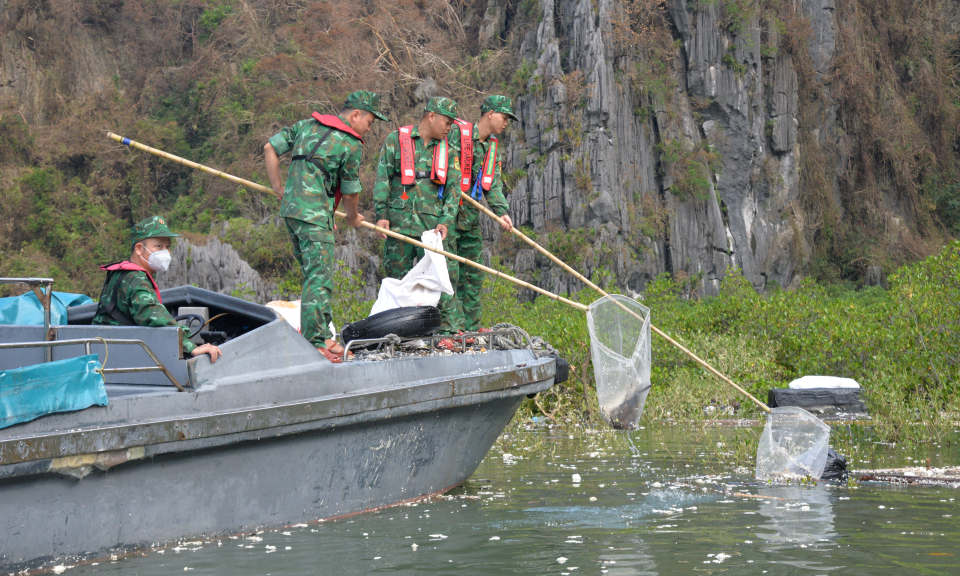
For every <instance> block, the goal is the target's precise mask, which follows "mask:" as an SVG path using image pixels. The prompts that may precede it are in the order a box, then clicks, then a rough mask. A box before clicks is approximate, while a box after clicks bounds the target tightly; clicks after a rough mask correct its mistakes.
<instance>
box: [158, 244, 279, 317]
mask: <svg viewBox="0 0 960 576" xmlns="http://www.w3.org/2000/svg"><path fill="white" fill-rule="evenodd" d="M170 256H171V257H172V258H171V260H170V269H169V270H168V271H167V272H163V273H161V274H159V275H158V277H157V284H158V285H159V286H160V288H161V289H164V288H175V287H177V286H185V285H188V284H192V285H194V286H199V287H201V288H206V289H207V290H213V291H214V292H220V293H221V294H227V295H230V296H237V297H239V298H243V299H244V300H250V301H252V302H259V303H261V304H263V303H266V302H269V301H271V300H277V299H279V298H280V295H279V293H278V292H277V285H276V284H273V283H267V282H264V281H263V279H262V278H261V277H260V275H259V274H257V271H256V270H254V269H253V268H251V267H250V265H249V264H247V263H246V262H244V261H243V259H242V258H240V254H238V253H237V251H236V250H234V249H233V247H232V246H230V245H229V244H222V243H221V242H220V240H218V239H217V238H210V239H208V240H206V241H205V242H202V243H194V242H191V241H190V240H188V239H186V238H181V239H180V240H178V241H177V243H176V245H175V246H174V247H173V249H172V250H171V251H170Z"/></svg>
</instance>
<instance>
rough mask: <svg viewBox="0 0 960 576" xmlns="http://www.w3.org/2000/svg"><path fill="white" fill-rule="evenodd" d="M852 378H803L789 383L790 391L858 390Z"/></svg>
mask: <svg viewBox="0 0 960 576" xmlns="http://www.w3.org/2000/svg"><path fill="white" fill-rule="evenodd" d="M859 387H860V384H859V383H858V382H857V381H856V380H854V379H853V378H840V377H838V376H803V377H802V378H797V379H796V380H794V381H793V382H791V383H790V389H791V390H809V389H811V388H859Z"/></svg>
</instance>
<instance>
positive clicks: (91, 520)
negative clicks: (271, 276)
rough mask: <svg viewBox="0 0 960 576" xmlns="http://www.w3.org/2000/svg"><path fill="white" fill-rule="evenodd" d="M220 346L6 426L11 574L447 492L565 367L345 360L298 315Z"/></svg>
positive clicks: (0, 458) (485, 356)
mask: <svg viewBox="0 0 960 576" xmlns="http://www.w3.org/2000/svg"><path fill="white" fill-rule="evenodd" d="M131 330H133V329H131ZM221 349H222V350H223V356H222V357H221V359H220V360H219V361H218V362H217V363H216V364H211V363H210V362H209V360H207V359H205V358H197V359H193V360H190V361H188V363H187V364H188V368H189V382H190V388H189V389H188V390H187V391H186V392H183V393H181V392H177V391H176V389H175V388H173V387H172V386H166V387H158V386H152V385H144V384H138V385H132V384H131V385H126V384H109V383H108V385H107V393H108V395H109V397H110V402H109V405H108V406H102V407H101V406H97V407H92V408H88V409H86V410H81V411H77V412H69V413H58V414H50V415H47V416H44V417H42V418H38V419H37V420H34V421H31V422H26V423H22V424H18V425H15V426H12V427H9V428H5V429H3V430H0V572H11V571H17V570H21V569H24V568H37V567H41V566H44V565H46V566H49V565H50V564H51V563H56V564H63V563H73V562H77V561H82V560H83V559H85V558H93V557H106V556H109V555H112V554H118V553H122V551H124V550H130V549H138V548H143V547H153V546H157V545H163V544H165V543H169V542H171V541H174V540H176V539H180V538H196V537H211V536H216V535H218V534H224V533H239V532H247V531H250V530H254V529H259V528H269V527H279V526H285V525H290V524H296V523H299V522H309V521H315V520H321V519H326V518H333V517H338V516H344V515H348V514H356V513H359V512H363V511H365V510H370V509H375V508H379V507H383V506H389V505H392V504H397V503H400V502H404V501H409V500H413V499H417V498H421V497H424V496H428V495H431V494H435V493H437V492H442V491H444V490H448V489H450V488H452V487H454V486H456V485H458V484H460V483H462V482H463V481H465V480H466V479H467V478H469V477H470V475H471V474H472V473H473V472H474V471H475V470H476V468H477V466H478V465H479V464H480V462H481V460H482V459H483V457H484V455H485V454H486V453H487V451H488V450H489V449H490V447H491V446H492V445H493V443H494V442H495V441H496V439H497V437H498V436H499V434H500V432H501V431H502V430H503V428H504V427H505V426H506V425H507V424H508V422H509V421H510V419H511V418H512V417H513V415H514V413H515V412H516V409H517V407H518V406H519V405H520V403H521V402H522V401H523V399H524V397H525V396H527V395H530V394H534V393H537V392H541V391H544V390H547V389H548V388H550V387H551V386H552V385H553V383H554V377H555V362H554V359H553V358H550V357H544V358H537V357H536V356H535V355H534V354H533V352H531V351H530V350H526V349H517V350H505V351H491V352H485V353H480V354H462V355H433V356H423V357H420V356H415V357H406V358H395V359H391V360H383V361H359V362H347V363H344V364H337V365H334V364H330V363H329V362H327V361H326V360H325V359H323V358H322V357H321V356H320V355H319V354H318V353H317V351H316V350H315V349H313V348H312V347H311V346H310V345H309V344H308V343H307V342H306V341H305V340H303V338H302V337H301V336H300V335H299V334H297V333H296V331H294V330H293V329H292V328H290V327H289V325H287V324H286V323H285V322H283V321H276V322H273V323H271V324H268V325H266V326H263V327H261V328H258V329H257V330H255V331H254V332H251V333H250V334H247V335H244V336H241V337H239V338H236V339H235V340H232V341H230V342H227V343H226V344H225V345H223V346H221Z"/></svg>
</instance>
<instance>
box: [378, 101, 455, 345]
mask: <svg viewBox="0 0 960 576" xmlns="http://www.w3.org/2000/svg"><path fill="white" fill-rule="evenodd" d="M423 110H424V113H423V117H422V118H421V120H420V124H419V125H417V126H414V127H413V129H412V131H411V139H412V140H413V145H414V154H413V161H414V166H415V170H416V172H417V173H418V174H417V178H416V180H415V181H414V183H413V185H410V186H404V185H403V184H402V183H401V176H400V133H399V131H395V132H391V133H390V135H389V136H387V139H386V141H385V142H384V143H383V148H382V149H381V150H380V161H379V163H378V164H377V183H376V184H375V185H374V188H373V207H374V212H375V213H376V218H377V226H380V227H382V228H387V229H389V230H392V231H394V232H399V233H400V234H405V235H407V236H410V237H412V238H414V239H416V240H419V239H420V235H421V234H423V233H424V232H425V231H427V230H436V231H437V233H438V234H440V237H441V238H446V237H447V234H448V232H449V229H450V228H451V227H452V226H453V223H454V220H455V219H456V216H457V205H458V202H459V193H460V188H459V180H460V170H459V166H460V164H459V160H458V159H457V156H456V154H454V153H453V152H452V151H451V150H450V149H449V148H448V154H447V166H448V167H449V170H448V172H447V180H446V181H447V183H446V185H445V186H443V187H441V186H440V185H439V184H437V183H435V182H433V180H431V178H430V173H431V168H432V167H433V156H434V148H436V146H437V145H439V144H440V141H441V140H442V139H444V138H446V136H447V133H448V132H449V131H450V126H451V124H453V120H454V119H455V118H456V116H457V103H456V102H454V101H453V100H450V99H449V98H431V99H430V101H429V102H427V105H426V106H425V107H424V109H423ZM421 176H422V177H421ZM441 190H442V194H441ZM380 237H381V238H383V239H384V242H383V265H382V272H383V275H384V276H385V277H387V278H402V277H403V275H404V274H406V273H407V272H409V271H410V270H411V269H412V268H413V266H414V263H415V261H416V260H417V259H419V258H422V257H423V249H422V248H418V247H416V246H414V245H412V244H408V243H406V242H403V241H401V240H396V239H394V238H390V237H388V236H386V235H385V234H382V233H381V234H380ZM447 270H448V271H449V272H450V282H451V284H453V286H456V284H457V276H456V275H457V271H458V266H457V262H456V261H454V260H447ZM438 307H439V308H440V313H441V316H442V318H443V323H442V325H441V328H440V333H441V334H456V333H457V332H458V331H459V330H458V327H457V326H456V325H455V324H454V322H455V318H454V315H453V312H454V304H453V297H451V296H450V295H449V294H443V295H441V296H440V303H439V304H438Z"/></svg>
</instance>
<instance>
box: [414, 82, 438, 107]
mask: <svg viewBox="0 0 960 576" xmlns="http://www.w3.org/2000/svg"><path fill="white" fill-rule="evenodd" d="M436 95H437V81H436V80H434V79H433V77H432V76H427V77H426V79H424V81H423V82H421V83H420V85H419V86H417V89H416V90H414V91H413V97H414V98H416V99H417V102H426V101H427V100H429V99H431V98H433V97H434V96H436Z"/></svg>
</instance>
